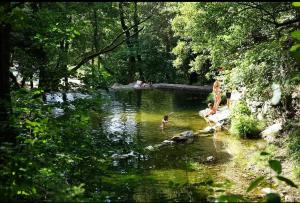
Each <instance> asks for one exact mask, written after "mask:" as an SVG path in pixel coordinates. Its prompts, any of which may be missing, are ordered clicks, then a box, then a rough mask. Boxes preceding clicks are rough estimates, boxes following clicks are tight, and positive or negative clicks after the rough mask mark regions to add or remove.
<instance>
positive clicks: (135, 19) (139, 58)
mask: <svg viewBox="0 0 300 203" xmlns="http://www.w3.org/2000/svg"><path fill="white" fill-rule="evenodd" d="M133 22H134V32H135V33H136V34H135V35H134V42H135V46H136V58H137V65H138V70H139V75H140V80H142V81H145V78H144V73H143V70H142V66H141V65H142V64H141V62H142V56H141V54H140V43H139V32H138V30H139V17H138V8H137V2H134V16H133Z"/></svg>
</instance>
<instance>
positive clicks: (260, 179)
mask: <svg viewBox="0 0 300 203" xmlns="http://www.w3.org/2000/svg"><path fill="white" fill-rule="evenodd" d="M263 180H264V177H263V176H260V177H258V178H256V179H255V180H254V181H252V182H251V183H250V185H249V187H248V188H247V192H250V191H251V190H253V189H254V188H256V187H257V186H258V185H259V184H260V183H261V182H262V181H263Z"/></svg>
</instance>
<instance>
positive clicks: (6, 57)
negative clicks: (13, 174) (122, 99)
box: [0, 23, 16, 143]
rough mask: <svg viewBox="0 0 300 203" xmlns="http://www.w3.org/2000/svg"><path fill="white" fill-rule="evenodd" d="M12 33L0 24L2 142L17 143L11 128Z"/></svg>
mask: <svg viewBox="0 0 300 203" xmlns="http://www.w3.org/2000/svg"><path fill="white" fill-rule="evenodd" d="M10 32H11V27H10V25H9V24H6V23H1V24H0V142H1V143H2V142H15V141H16V139H15V135H13V133H12V129H11V126H10V114H11V112H12V109H11V98H10V86H9V67H10V51H11V50H10V43H9V42H10Z"/></svg>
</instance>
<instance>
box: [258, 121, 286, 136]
mask: <svg viewBox="0 0 300 203" xmlns="http://www.w3.org/2000/svg"><path fill="white" fill-rule="evenodd" d="M281 129H282V123H276V124H273V125H271V126H269V127H267V128H266V129H265V130H264V131H262V132H261V135H262V136H263V137H265V136H268V135H276V134H277V133H279V131H280V130H281Z"/></svg>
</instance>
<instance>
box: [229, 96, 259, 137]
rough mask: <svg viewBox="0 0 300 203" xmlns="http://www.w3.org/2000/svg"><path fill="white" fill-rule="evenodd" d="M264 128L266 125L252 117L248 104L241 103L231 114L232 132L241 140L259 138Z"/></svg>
mask: <svg viewBox="0 0 300 203" xmlns="http://www.w3.org/2000/svg"><path fill="white" fill-rule="evenodd" d="M263 127H264V123H263V122H259V121H258V120H257V119H255V118H254V116H253V115H251V111H250V110H249V108H248V107H247V105H246V103H245V102H243V101H239V102H238V103H237V105H236V106H235V107H234V109H233V110H232V113H231V126H230V132H231V133H232V134H234V135H238V136H240V137H241V138H258V137H259V133H260V132H261V130H262V129H263Z"/></svg>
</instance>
